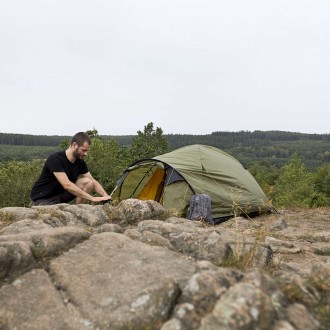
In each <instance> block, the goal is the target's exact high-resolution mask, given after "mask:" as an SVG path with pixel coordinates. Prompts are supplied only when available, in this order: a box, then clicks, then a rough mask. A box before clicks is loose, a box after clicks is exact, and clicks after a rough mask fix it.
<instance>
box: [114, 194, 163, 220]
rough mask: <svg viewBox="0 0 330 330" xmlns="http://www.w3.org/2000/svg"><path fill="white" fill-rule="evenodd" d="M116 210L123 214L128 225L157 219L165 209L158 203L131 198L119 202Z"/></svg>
mask: <svg viewBox="0 0 330 330" xmlns="http://www.w3.org/2000/svg"><path fill="white" fill-rule="evenodd" d="M117 209H118V210H119V211H120V212H122V213H123V214H124V216H125V219H126V221H127V223H129V224H133V223H137V222H139V221H142V220H147V219H159V218H160V217H161V216H162V215H163V214H165V209H164V208H163V206H161V205H160V204H159V203H157V202H155V201H142V200H139V199H133V198H131V199H126V200H123V201H121V202H120V203H119V205H118V206H117Z"/></svg>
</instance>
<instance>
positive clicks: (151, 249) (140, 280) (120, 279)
mask: <svg viewBox="0 0 330 330" xmlns="http://www.w3.org/2000/svg"><path fill="white" fill-rule="evenodd" d="M49 269H50V274H51V276H52V279H53V282H54V283H55V285H56V286H57V287H58V288H59V289H60V290H62V294H63V296H65V297H66V301H69V302H70V304H71V305H72V306H73V307H74V308H75V309H76V310H77V311H78V313H79V315H82V317H83V318H84V319H86V320H88V322H89V324H90V326H91V328H95V329H156V328H160V325H161V323H163V322H165V321H166V319H167V318H168V316H169V313H170V311H171V309H172V308H173V307H174V305H175V301H176V299H177V297H178V295H179V294H180V290H181V289H182V288H183V287H184V285H185V284H186V283H187V281H188V280H189V278H190V277H191V275H192V274H193V273H194V272H195V271H196V265H195V262H194V261H193V260H192V259H189V258H187V257H184V256H182V255H180V254H177V253H175V252H172V251H169V250H168V249H166V248H162V247H155V246H149V245H146V244H144V243H141V242H139V241H135V240H132V239H130V238H129V237H127V236H125V235H122V234H119V233H111V232H106V233H101V234H96V235H93V236H92V237H91V238H90V239H89V240H87V241H85V242H83V243H82V244H79V245H77V246H76V247H75V248H74V249H71V250H70V251H68V252H66V253H64V254H63V255H61V256H60V257H58V258H56V259H53V260H52V261H51V262H50V264H49Z"/></svg>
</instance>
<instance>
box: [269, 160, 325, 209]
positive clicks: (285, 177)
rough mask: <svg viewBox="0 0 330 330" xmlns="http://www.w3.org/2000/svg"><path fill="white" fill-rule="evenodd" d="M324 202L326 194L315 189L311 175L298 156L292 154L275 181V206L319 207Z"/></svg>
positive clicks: (323, 204)
mask: <svg viewBox="0 0 330 330" xmlns="http://www.w3.org/2000/svg"><path fill="white" fill-rule="evenodd" d="M326 204H327V199H326V196H325V195H324V194H323V193H322V192H318V191H317V190H316V186H315V184H314V178H313V175H312V174H311V173H309V172H308V171H307V169H306V167H305V166H304V165H303V163H302V162H301V161H300V159H299V158H298V156H297V155H293V157H292V158H291V160H290V162H289V164H287V165H284V166H283V167H282V168H281V171H280V175H279V177H278V179H277V180H276V181H275V186H274V205H275V207H286V206H298V207H320V206H326Z"/></svg>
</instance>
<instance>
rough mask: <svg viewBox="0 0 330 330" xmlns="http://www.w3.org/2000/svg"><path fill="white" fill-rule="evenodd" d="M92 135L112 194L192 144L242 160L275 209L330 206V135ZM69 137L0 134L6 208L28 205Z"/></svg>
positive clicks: (99, 169)
mask: <svg viewBox="0 0 330 330" xmlns="http://www.w3.org/2000/svg"><path fill="white" fill-rule="evenodd" d="M87 133H88V134H89V135H90V137H91V139H92V146H91V149H90V151H89V153H88V156H87V157H86V162H87V164H88V167H89V169H90V172H91V173H92V174H93V176H94V177H95V178H96V179H97V180H98V181H100V182H101V184H102V185H103V186H104V187H105V189H106V190H107V191H108V192H109V193H110V192H111V191H112V190H113V189H114V187H115V185H116V182H117V180H118V178H119V177H120V176H121V174H122V173H123V171H124V170H125V169H126V167H128V166H129V165H130V164H131V163H132V162H134V161H136V160H138V159H141V158H152V157H154V156H157V155H160V154H163V153H166V152H169V151H172V150H174V149H177V148H180V147H183V146H186V145H190V144H206V145H210V146H214V147H217V148H219V149H222V150H223V151H226V152H227V153H229V154H230V155H232V156H234V157H235V158H236V159H238V160H239V161H240V162H241V163H242V165H243V166H244V167H245V168H246V169H247V170H249V171H250V173H251V174H252V175H253V176H254V177H255V179H256V180H257V182H258V183H259V184H260V186H261V188H262V189H263V190H264V192H265V194H266V195H267V197H268V198H269V199H270V200H271V201H272V203H273V205H274V206H275V207H322V206H330V135H329V134H305V133H294V132H283V131H254V132H249V131H241V132H213V133H211V134H207V135H181V134H169V135H165V134H163V131H162V129H161V128H159V127H154V124H153V123H152V122H150V123H148V124H147V125H146V126H145V127H144V130H141V131H138V132H137V134H136V135H132V136H111V135H108V136H105V135H99V134H98V131H97V130H96V129H95V128H94V129H92V130H88V131H87ZM70 138H71V137H68V136H38V135H25V134H8V133H0V207H6V206H28V205H30V204H31V201H30V198H29V193H30V190H31V187H32V185H33V183H34V182H35V180H36V179H37V177H38V176H39V174H40V172H41V169H42V166H43V164H44V161H45V159H46V158H47V156H48V155H49V154H50V153H52V152H54V151H57V150H64V149H66V148H67V147H68V146H69V144H70Z"/></svg>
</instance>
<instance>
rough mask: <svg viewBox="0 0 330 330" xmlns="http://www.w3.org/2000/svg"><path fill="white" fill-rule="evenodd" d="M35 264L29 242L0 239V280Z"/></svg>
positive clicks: (15, 274) (12, 276)
mask: <svg viewBox="0 0 330 330" xmlns="http://www.w3.org/2000/svg"><path fill="white" fill-rule="evenodd" d="M35 265H36V260H35V259H34V256H33V253H32V250H31V246H30V243H29V242H22V241H15V240H13V241H11V242H10V241H9V242H6V241H0V282H1V281H2V280H4V279H5V278H8V279H12V278H14V277H15V276H17V275H20V274H22V273H23V272H25V271H27V270H30V269H32V268H33V267H35Z"/></svg>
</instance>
